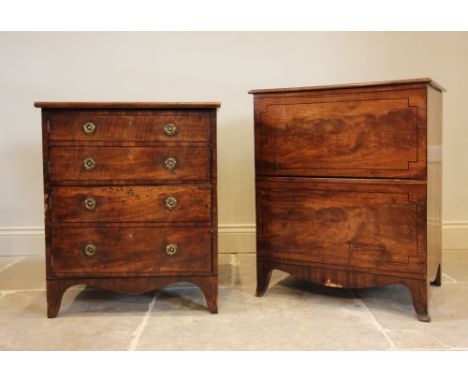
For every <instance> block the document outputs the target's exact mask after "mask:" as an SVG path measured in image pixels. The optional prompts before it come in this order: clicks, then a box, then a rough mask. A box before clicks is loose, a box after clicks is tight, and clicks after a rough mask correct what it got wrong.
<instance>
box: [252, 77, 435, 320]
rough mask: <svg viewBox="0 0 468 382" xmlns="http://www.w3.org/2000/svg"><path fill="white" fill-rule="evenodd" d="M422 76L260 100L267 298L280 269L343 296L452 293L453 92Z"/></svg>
mask: <svg viewBox="0 0 468 382" xmlns="http://www.w3.org/2000/svg"><path fill="white" fill-rule="evenodd" d="M443 90H444V89H443V88H442V87H440V86H439V85H438V84H436V83H434V82H433V81H432V80H430V79H427V78H423V79H416V80H403V81H393V82H380V83H365V84H351V85H334V86H321V87H308V88H289V89H269V90H252V91H251V92H250V93H251V94H254V106H255V169H256V211H257V295H259V296H261V295H263V294H264V293H265V291H266V289H267V287H268V283H269V279H270V276H271V272H272V270H273V269H279V270H283V271H285V272H289V273H291V274H293V275H296V276H300V277H303V278H305V279H308V280H311V281H313V282H315V283H319V284H322V285H326V286H330V287H338V288H363V287H372V286H380V285H386V284H400V283H402V284H404V285H406V286H407V287H408V288H409V289H410V291H411V293H412V297H413V304H414V308H415V310H416V313H417V316H418V318H419V319H420V320H421V321H429V320H430V318H429V315H428V283H429V282H433V284H435V285H439V286H440V284H441V202H442V198H441V196H442V189H441V187H442V186H441V184H442V168H441V165H442V151H441V147H442V91H443Z"/></svg>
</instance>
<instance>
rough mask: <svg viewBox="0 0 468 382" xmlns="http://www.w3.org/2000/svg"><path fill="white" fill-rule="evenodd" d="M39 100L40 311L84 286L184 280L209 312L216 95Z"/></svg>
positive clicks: (213, 299)
mask: <svg viewBox="0 0 468 382" xmlns="http://www.w3.org/2000/svg"><path fill="white" fill-rule="evenodd" d="M35 106H36V107H40V108H42V131H43V158H44V161H43V163H44V194H45V232H46V273H47V303H48V309H47V314H48V316H49V317H55V316H56V315H57V313H58V310H59V308H60V303H61V299H62V295H63V293H64V292H65V290H66V289H67V288H68V287H70V286H72V285H75V284H86V285H90V286H95V287H99V288H103V289H108V290H112V291H116V292H122V293H129V294H141V293H145V292H148V291H151V290H154V289H157V288H159V287H163V286H165V285H167V284H170V283H175V282H181V281H188V282H192V283H194V284H195V285H197V286H198V287H200V289H201V290H202V292H203V293H204V295H205V298H206V302H207V305H208V309H209V310H210V311H211V312H212V313H216V312H217V294H218V276H217V192H216V190H217V187H216V113H217V108H218V107H219V106H220V104H219V103H73V102H72V103H54V102H37V103H36V104H35Z"/></svg>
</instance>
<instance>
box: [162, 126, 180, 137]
mask: <svg viewBox="0 0 468 382" xmlns="http://www.w3.org/2000/svg"><path fill="white" fill-rule="evenodd" d="M178 131H179V129H178V128H177V126H176V125H174V124H173V123H166V124H165V125H164V132H165V133H166V135H168V136H172V135H176V134H177V132H178Z"/></svg>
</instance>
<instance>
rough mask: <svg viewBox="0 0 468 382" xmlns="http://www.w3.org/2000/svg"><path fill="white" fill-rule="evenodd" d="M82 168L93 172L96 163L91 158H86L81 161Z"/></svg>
mask: <svg viewBox="0 0 468 382" xmlns="http://www.w3.org/2000/svg"><path fill="white" fill-rule="evenodd" d="M83 167H84V169H85V170H88V171H89V170H93V169H94V168H95V167H96V161H95V160H94V159H93V158H86V159H85V160H84V161H83Z"/></svg>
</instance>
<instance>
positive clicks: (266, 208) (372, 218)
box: [257, 181, 426, 273]
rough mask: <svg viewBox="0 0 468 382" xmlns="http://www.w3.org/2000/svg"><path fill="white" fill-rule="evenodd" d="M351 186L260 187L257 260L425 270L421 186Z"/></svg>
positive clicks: (406, 270)
mask: <svg viewBox="0 0 468 382" xmlns="http://www.w3.org/2000/svg"><path fill="white" fill-rule="evenodd" d="M355 182H357V184H356V183H353V184H342V185H339V184H327V183H326V182H325V181H324V182H323V183H315V184H306V183H304V184H301V185H294V186H291V187H285V185H284V184H283V186H282V187H281V186H270V187H269V188H260V189H259V190H258V191H257V192H258V197H259V201H258V216H259V221H258V226H259V234H258V235H259V237H258V248H257V250H258V254H259V256H260V257H261V256H266V257H268V258H269V259H271V260H276V261H278V262H290V263H310V264H329V265H337V266H344V267H348V268H350V269H354V268H362V269H366V270H372V271H399V272H407V273H422V272H425V266H424V264H425V245H424V243H425V241H424V240H425V231H426V227H425V190H424V186H417V187H416V186H412V187H410V188H408V187H406V186H393V187H389V186H375V185H373V186H372V185H359V184H358V182H359V181H355ZM385 187H387V188H388V189H385Z"/></svg>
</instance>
